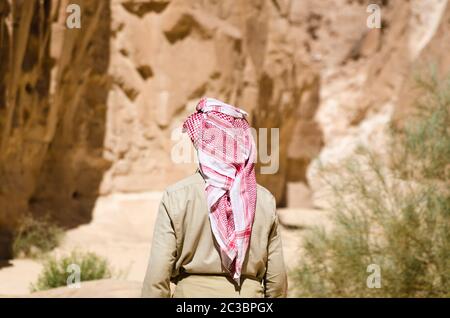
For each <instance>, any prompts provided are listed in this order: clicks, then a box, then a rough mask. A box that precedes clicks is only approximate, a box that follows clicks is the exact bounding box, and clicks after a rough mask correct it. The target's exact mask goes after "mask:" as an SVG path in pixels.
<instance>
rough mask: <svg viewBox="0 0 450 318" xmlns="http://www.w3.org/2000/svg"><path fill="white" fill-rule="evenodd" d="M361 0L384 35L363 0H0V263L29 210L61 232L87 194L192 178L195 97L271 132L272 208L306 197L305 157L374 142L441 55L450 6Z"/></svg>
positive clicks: (85, 218)
mask: <svg viewBox="0 0 450 318" xmlns="http://www.w3.org/2000/svg"><path fill="white" fill-rule="evenodd" d="M370 2H376V3H378V4H379V6H380V8H381V18H382V28H381V29H369V28H368V27H367V25H366V21H367V18H368V16H369V14H370V13H368V12H367V11H366V10H367V5H368V4H369V1H364V0H363V1H361V0H358V1H357V0H352V1H348V0H346V1H344V0H339V1H332V0H323V1H300V0H270V1H269V0H249V1H247V0H246V1H238V0H223V1H217V0H190V1H185V0H108V1H107V0H105V1H87V0H84V1H83V0H77V1H75V0H73V1H69V0H53V1H51V0H42V1H38V0H17V1H11V0H0V150H1V151H0V258H2V257H7V256H9V255H8V254H10V253H9V247H10V243H11V239H12V236H13V234H14V230H15V228H16V225H17V222H19V220H20V218H21V216H23V215H24V214H26V213H32V214H33V215H36V216H40V215H46V214H47V215H50V216H51V217H52V218H53V219H54V220H56V221H57V222H59V223H60V224H62V225H64V226H67V227H72V226H76V225H78V224H81V223H86V222H89V220H90V219H91V217H92V216H91V213H92V207H93V204H94V203H95V200H96V198H97V197H98V196H101V195H106V194H110V193H120V192H143V191H152V190H161V189H163V188H164V187H165V186H167V185H168V184H170V183H172V182H174V181H176V180H177V179H179V178H181V177H183V176H186V175H187V174H189V173H191V172H192V171H193V169H194V167H195V163H186V164H175V163H174V162H173V160H172V158H171V155H172V147H173V145H174V138H175V137H177V136H178V135H179V134H178V132H179V130H177V128H179V127H180V125H181V123H182V121H183V120H184V119H185V118H186V116H187V115H188V114H190V113H191V112H192V111H193V109H194V106H195V104H196V102H197V101H198V99H199V98H200V97H202V96H205V95H207V96H213V97H216V98H218V99H222V100H225V101H227V102H229V103H231V104H235V105H237V106H239V107H242V108H244V109H246V110H247V111H248V112H249V113H250V115H251V116H250V117H251V118H250V119H251V123H252V125H253V126H254V127H256V128H279V137H280V144H279V148H275V150H276V151H279V161H280V162H279V170H278V172H277V173H276V174H259V175H258V181H259V182H260V183H262V184H263V185H264V186H266V187H268V188H269V190H271V191H272V192H273V193H274V195H275V197H276V199H277V202H278V204H279V205H284V204H286V202H287V198H286V193H287V190H286V188H287V184H288V183H289V182H300V183H301V184H302V185H301V187H298V188H305V187H311V189H312V190H313V192H314V194H315V196H316V194H317V193H319V192H320V189H321V183H320V182H319V181H318V180H317V179H316V177H315V164H313V165H311V162H312V160H313V159H314V158H315V157H316V156H318V155H319V154H320V159H322V160H323V161H327V160H332V159H339V158H341V157H342V156H343V155H345V154H346V153H348V152H349V151H350V150H351V148H352V146H351V145H354V144H356V143H357V142H358V141H361V140H362V141H364V142H366V143H372V144H374V145H378V144H379V141H380V140H382V133H381V131H382V130H383V127H385V125H386V123H387V122H388V121H389V120H390V119H391V117H392V114H394V113H395V114H399V115H398V116H399V118H400V119H399V120H400V121H401V118H402V115H401V113H402V112H401V111H400V109H403V108H405V107H406V106H402V105H403V104H402V102H399V103H398V101H399V100H400V99H401V100H403V99H406V98H405V96H407V95H408V92H409V88H408V86H406V84H405V82H406V81H405V79H407V78H408V77H409V74H411V68H413V66H414V65H415V63H416V62H417V61H419V60H421V59H423V58H424V57H425V56H426V57H427V58H431V59H433V58H435V57H437V58H438V59H442V60H445V59H447V57H446V56H447V55H446V52H447V51H448V50H447V49H446V48H448V44H445V43H449V42H448V40H447V41H445V39H447V38H448V27H449V25H448V14H449V13H448V12H449V8H448V5H447V1H446V0H433V1H427V2H426V4H424V3H423V1H421V0H413V1H409V2H403V1H395V2H394V1H388V0H382V1H381V0H380V1H370ZM69 4H77V5H79V6H80V9H81V11H80V12H81V25H80V26H81V28H80V29H77V28H69V27H68V26H67V23H66V22H67V21H66V20H67V18H68V16H69V14H70V10H69V12H68V11H67V9H68V5H69ZM445 45H447V46H445ZM447 60H448V59H447ZM446 65H448V63H447V64H446ZM401 92H402V93H401ZM378 132H379V134H378ZM175 139H176V138H175ZM269 149H270V147H269ZM264 164H265V163H262V162H259V163H258V172H259V171H260V169H259V168H261V167H262V166H264ZM319 201H320V200H315V204H316V205H320V202H319Z"/></svg>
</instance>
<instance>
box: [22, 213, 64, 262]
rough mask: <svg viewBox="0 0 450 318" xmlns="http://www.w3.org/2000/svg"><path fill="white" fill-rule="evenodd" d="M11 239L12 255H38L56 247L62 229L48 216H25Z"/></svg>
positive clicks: (61, 234)
mask: <svg viewBox="0 0 450 318" xmlns="http://www.w3.org/2000/svg"><path fill="white" fill-rule="evenodd" d="M19 224H20V226H19V228H18V229H17V231H16V234H15V237H14V241H13V254H14V257H33V258H35V257H39V256H41V255H42V254H45V253H47V252H49V251H51V250H52V249H54V248H55V247H57V246H58V245H59V243H60V241H61V239H62V237H63V234H64V231H63V230H62V229H61V228H60V227H59V226H57V225H55V224H54V223H52V222H50V220H49V218H47V217H46V218H42V219H35V218H33V217H31V216H29V215H28V216H25V217H24V218H22V219H21V221H20V222H19Z"/></svg>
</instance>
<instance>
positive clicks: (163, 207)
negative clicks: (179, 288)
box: [142, 193, 176, 298]
mask: <svg viewBox="0 0 450 318" xmlns="http://www.w3.org/2000/svg"><path fill="white" fill-rule="evenodd" d="M168 211H169V209H168V206H167V193H165V194H164V195H163V199H162V201H161V203H160V206H159V210H158V215H157V217H156V222H155V229H154V232H153V240H152V248H151V252H150V260H149V263H148V267H147V272H146V274H145V278H144V283H143V286H142V297H145V298H163V297H170V277H171V274H172V270H173V266H174V263H175V259H176V236H175V230H174V226H173V222H172V220H171V218H170V215H169V213H168Z"/></svg>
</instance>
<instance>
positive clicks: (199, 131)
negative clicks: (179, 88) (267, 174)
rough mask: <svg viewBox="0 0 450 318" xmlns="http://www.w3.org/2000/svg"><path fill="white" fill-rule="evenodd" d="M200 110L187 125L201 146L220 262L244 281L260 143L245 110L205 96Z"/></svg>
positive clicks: (190, 118)
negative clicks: (254, 136) (257, 150)
mask: <svg viewBox="0 0 450 318" xmlns="http://www.w3.org/2000/svg"><path fill="white" fill-rule="evenodd" d="M196 110H197V111H196V113H194V114H192V115H191V116H189V117H188V118H187V120H186V121H185V122H184V124H183V131H185V132H187V133H188V135H189V137H190V138H191V140H192V142H193V143H194V146H195V148H196V149H197V153H198V160H199V165H200V171H201V173H202V175H203V178H204V179H205V182H206V188H205V191H206V197H207V202H208V208H209V219H210V223H211V228H212V232H213V234H214V237H215V239H216V241H217V243H218V245H219V247H220V254H221V259H222V264H223V266H224V267H225V268H226V270H227V271H228V272H229V273H230V274H231V276H232V277H233V279H234V280H235V281H236V282H237V283H238V284H240V276H241V271H242V264H243V262H244V258H245V255H246V252H247V249H248V246H249V242H250V235H251V232H252V225H253V220H254V217H255V209H256V178H255V168H254V166H255V164H254V163H255V160H254V159H255V154H256V147H255V144H254V141H253V136H252V134H251V130H250V125H249V124H248V122H247V120H246V119H245V116H246V115H247V113H246V112H244V111H243V110H241V109H238V108H236V107H234V106H231V105H228V104H225V103H223V102H221V101H218V100H216V99H213V98H202V99H201V100H200V101H199V103H198V105H197V108H196Z"/></svg>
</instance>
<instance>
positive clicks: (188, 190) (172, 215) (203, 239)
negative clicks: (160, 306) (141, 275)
mask: <svg viewBox="0 0 450 318" xmlns="http://www.w3.org/2000/svg"><path fill="white" fill-rule="evenodd" d="M169 280H171V281H173V282H175V283H177V288H176V291H175V295H174V296H175V297H176V296H181V297H233V296H236V297H239V296H242V297H258V296H264V295H265V296H268V297H282V296H285V293H286V272H285V268H284V262H283V254H282V247H281V237H280V232H279V227H278V219H277V216H276V208H275V200H274V198H273V196H272V194H271V193H270V192H269V191H268V190H266V189H265V188H263V187H261V186H259V185H258V186H257V202H256V213H255V218H254V222H253V227H252V234H251V238H250V246H249V249H248V252H247V256H246V259H245V261H244V264H243V267H242V284H241V288H240V289H239V288H237V286H236V285H235V284H234V282H233V281H232V280H231V279H230V278H229V275H228V274H227V272H226V270H225V269H224V268H223V266H222V263H221V259H220V253H219V249H218V246H217V244H216V243H215V240H214V236H213V234H212V231H211V226H210V221H209V212H208V207H207V202H206V197H205V181H204V179H203V178H202V176H201V175H200V173H198V172H197V173H195V174H194V175H193V176H190V177H188V178H186V179H183V180H181V181H180V182H178V183H176V184H174V185H172V186H170V187H168V188H167V189H166V191H165V193H164V195H163V199H162V201H161V206H160V210H159V212H158V217H157V221H156V224H155V232H154V237H153V242H152V253H151V257H150V263H149V267H148V270H147V274H146V278H145V280H144V286H143V296H147V297H168V296H169V294H170V289H169Z"/></svg>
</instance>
